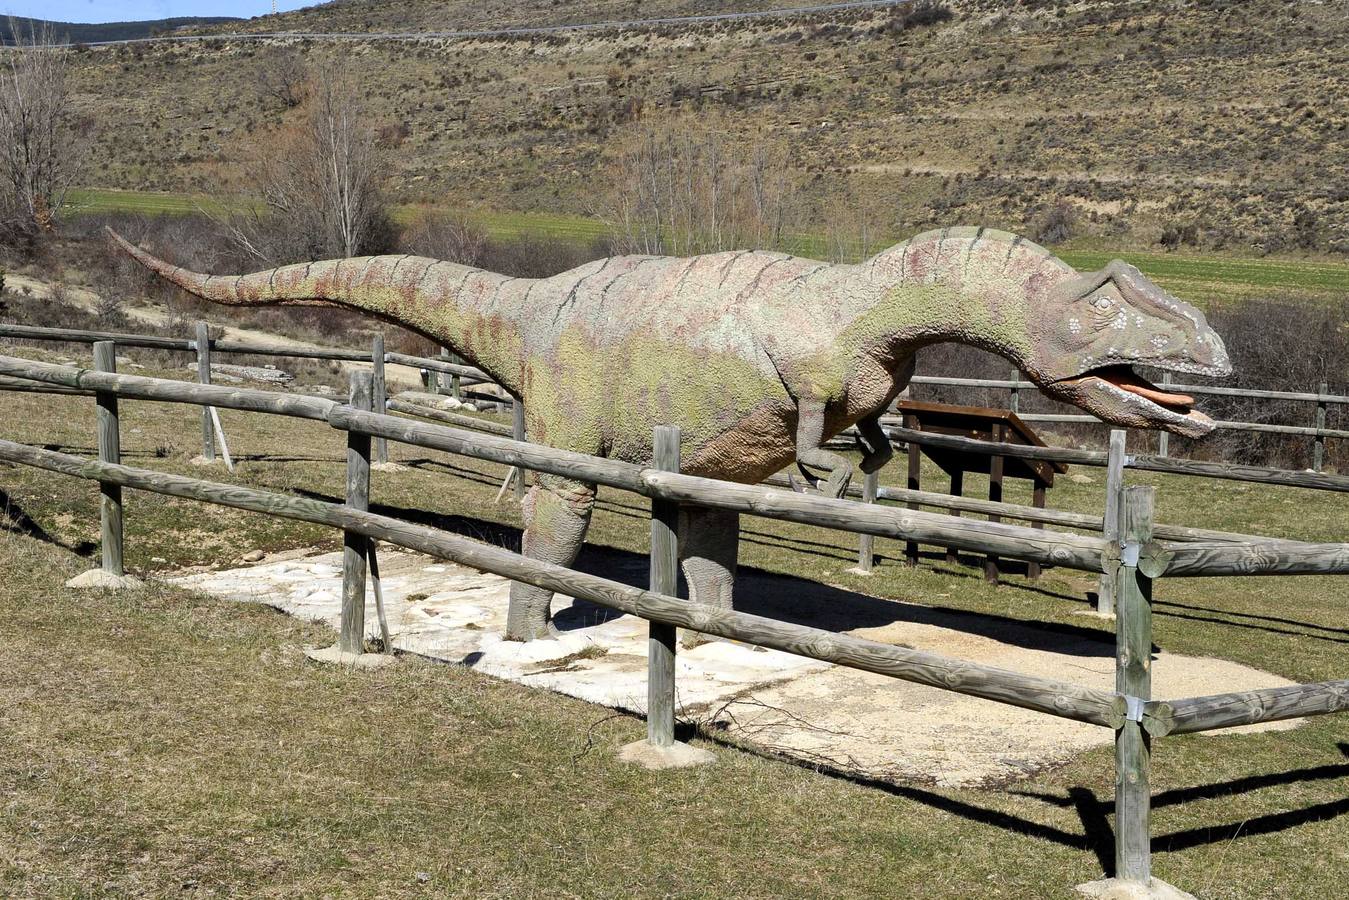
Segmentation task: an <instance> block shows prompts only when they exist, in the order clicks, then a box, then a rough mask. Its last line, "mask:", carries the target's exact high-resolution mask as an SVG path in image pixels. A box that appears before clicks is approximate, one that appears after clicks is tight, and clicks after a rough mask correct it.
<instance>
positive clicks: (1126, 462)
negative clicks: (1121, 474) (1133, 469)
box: [1124, 453, 1138, 469]
mask: <svg viewBox="0 0 1349 900" xmlns="http://www.w3.org/2000/svg"><path fill="white" fill-rule="evenodd" d="M1136 462H1138V457H1137V456H1130V455H1129V454H1127V453H1126V454H1125V455H1124V468H1126V469H1127V468H1129V467H1130V466H1132V465H1133V464H1134V463H1136Z"/></svg>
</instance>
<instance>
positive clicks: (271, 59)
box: [258, 48, 310, 109]
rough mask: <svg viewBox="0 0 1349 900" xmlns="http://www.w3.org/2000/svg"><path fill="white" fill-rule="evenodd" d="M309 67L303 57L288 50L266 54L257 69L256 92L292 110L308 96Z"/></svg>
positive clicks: (281, 49)
mask: <svg viewBox="0 0 1349 900" xmlns="http://www.w3.org/2000/svg"><path fill="white" fill-rule="evenodd" d="M309 87H310V79H309V67H308V66H307V65H305V61H304V57H302V56H301V55H300V54H299V53H298V52H296V51H295V50H292V49H290V48H280V49H277V50H274V51H273V52H271V53H269V54H267V55H266V56H265V57H264V58H263V59H262V61H261V63H260V65H259V68H258V90H259V91H260V92H261V93H262V95H263V96H264V97H270V98H272V99H274V100H276V101H278V102H279V103H280V104H281V105H282V106H283V107H284V108H286V109H294V108H295V107H297V106H299V105H300V104H302V103H304V101H305V99H306V98H307V97H308V96H309Z"/></svg>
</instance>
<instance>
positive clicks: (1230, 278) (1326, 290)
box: [69, 189, 1349, 305]
mask: <svg viewBox="0 0 1349 900" xmlns="http://www.w3.org/2000/svg"><path fill="white" fill-rule="evenodd" d="M69 204H70V208H71V210H72V212H74V213H75V214H77V215H78V214H80V213H97V212H132V213H140V214H142V215H183V214H189V213H194V212H198V211H200V210H202V209H205V210H206V211H208V212H210V213H212V214H215V213H219V212H223V211H227V210H228V208H229V205H228V204H227V203H226V202H224V201H222V200H220V199H219V198H211V197H207V196H205V195H192V194H173V193H157V192H148V191H121V190H103V189H98V190H95V189H84V190H79V191H73V192H72V193H71V196H70V200H69ZM435 209H436V208H435V207H433V206H430V205H415V206H400V207H397V208H396V210H395V218H396V219H397V220H398V221H399V222H401V223H403V224H406V223H408V222H410V221H411V220H412V219H413V218H415V217H416V216H417V215H420V214H422V213H424V212H428V211H435ZM466 216H467V217H468V219H469V220H470V221H473V222H475V223H477V224H478V225H479V227H481V228H483V229H484V230H485V231H486V232H487V233H488V234H489V235H491V236H492V237H493V238H496V239H498V240H511V239H516V238H521V237H543V238H552V239H557V240H563V241H573V242H577V243H582V244H592V243H594V242H596V241H601V240H603V239H604V238H605V237H606V236H607V234H608V232H607V229H606V227H605V224H604V223H603V222H601V221H599V220H598V219H593V218H587V217H585V216H576V215H566V214H550V213H529V212H511V211H490V210H470V211H468V212H467V213H466ZM902 237H903V236H902V235H896V236H895V238H894V239H895V240H896V241H898V240H900V239H902ZM788 250H789V251H790V252H792V253H796V254H799V255H803V256H816V257H819V256H822V255H823V254H825V253H826V252H827V251H826V247H825V242H824V240H823V239H822V238H821V237H819V236H818V235H812V234H799V235H793V236H792V237H791V239H790V242H789V246H788ZM1058 253H1059V255H1060V256H1061V257H1063V259H1064V260H1065V261H1066V262H1068V263H1069V264H1071V265H1073V266H1075V267H1076V268H1078V269H1084V270H1085V269H1096V268H1100V267H1101V266H1103V265H1105V264H1106V263H1107V262H1109V261H1110V260H1111V259H1113V258H1115V257H1117V256H1119V257H1123V258H1125V259H1127V260H1128V261H1129V262H1131V263H1133V264H1134V265H1136V266H1138V267H1139V268H1140V269H1142V270H1143V271H1144V272H1145V273H1146V274H1147V275H1148V276H1149V277H1151V278H1153V279H1155V280H1156V281H1157V283H1158V284H1160V285H1162V287H1164V288H1166V289H1167V290H1170V291H1172V292H1173V293H1175V294H1176V295H1177V296H1179V297H1181V298H1183V299H1185V300H1189V301H1191V302H1195V303H1199V304H1201V305H1203V304H1209V303H1213V302H1223V301H1234V300H1248V299H1253V298H1274V299H1282V300H1326V299H1340V300H1342V299H1343V298H1344V297H1346V296H1349V264H1347V263H1343V262H1335V261H1331V260H1328V259H1316V260H1307V259H1296V258H1279V257H1260V258H1255V257H1239V256H1219V255H1212V254H1210V255H1201V254H1193V253H1164V252H1159V251H1155V250H1134V249H1129V248H1118V249H1099V248H1097V247H1095V246H1091V247H1084V248H1078V247H1076V246H1071V245H1070V246H1069V247H1067V248H1060V249H1059V250H1058Z"/></svg>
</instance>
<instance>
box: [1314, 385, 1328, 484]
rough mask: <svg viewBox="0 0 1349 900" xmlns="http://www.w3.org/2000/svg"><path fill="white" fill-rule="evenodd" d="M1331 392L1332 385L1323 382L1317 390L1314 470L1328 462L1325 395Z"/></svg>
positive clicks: (1318, 469) (1319, 469)
mask: <svg viewBox="0 0 1349 900" xmlns="http://www.w3.org/2000/svg"><path fill="white" fill-rule="evenodd" d="M1329 392H1330V385H1329V384H1328V383H1326V382H1324V381H1323V382H1321V387H1320V389H1319V390H1318V391H1317V395H1318V399H1317V401H1316V437H1315V438H1314V439H1313V443H1312V471H1313V472H1319V471H1321V467H1322V466H1324V465H1325V463H1326V436H1325V434H1324V432H1325V430H1326V401H1325V399H1324V398H1325V396H1326V394H1327V393H1329Z"/></svg>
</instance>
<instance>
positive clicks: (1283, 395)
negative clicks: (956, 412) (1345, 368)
mask: <svg viewBox="0 0 1349 900" xmlns="http://www.w3.org/2000/svg"><path fill="white" fill-rule="evenodd" d="M909 380H910V383H912V384H931V385H943V386H947V387H992V388H1009V389H1014V390H1022V391H1026V390H1039V389H1040V388H1039V386H1038V385H1036V383H1035V382H1033V381H1024V380H1013V379H1010V378H955V377H947V376H945V375H915V376H913V378H911V379H909ZM1166 389H1167V390H1169V391H1179V392H1183V393H1186V394H1209V395H1213V396H1219V397H1251V398H1254V399H1257V400H1293V401H1301V402H1307V403H1349V396H1346V395H1344V394H1318V393H1307V392H1305V391H1266V390H1254V389H1251V388H1234V387H1224V386H1222V385H1217V384H1179V383H1171V384H1168V385H1166ZM1093 418H1094V417H1093Z"/></svg>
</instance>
